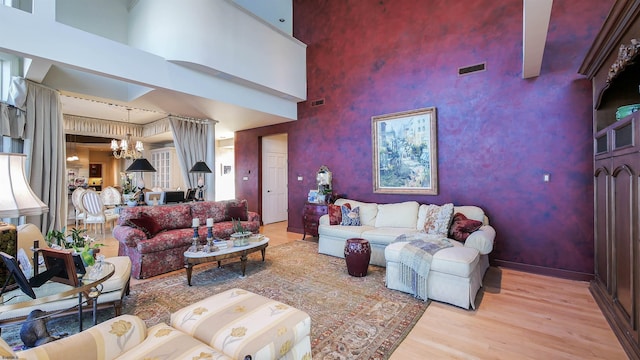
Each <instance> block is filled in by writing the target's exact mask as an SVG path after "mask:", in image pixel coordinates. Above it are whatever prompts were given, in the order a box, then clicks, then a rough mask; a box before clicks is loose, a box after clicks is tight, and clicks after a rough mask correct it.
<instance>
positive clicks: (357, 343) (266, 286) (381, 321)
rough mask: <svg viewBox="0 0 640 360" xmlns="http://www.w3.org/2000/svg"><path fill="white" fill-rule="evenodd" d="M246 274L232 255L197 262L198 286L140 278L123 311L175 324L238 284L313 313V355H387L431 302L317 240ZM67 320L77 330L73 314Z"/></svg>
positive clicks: (255, 263) (281, 249)
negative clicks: (351, 270) (179, 313)
mask: <svg viewBox="0 0 640 360" xmlns="http://www.w3.org/2000/svg"><path fill="white" fill-rule="evenodd" d="M240 274H241V269H240V263H239V261H237V260H235V261H234V260H230V261H228V262H223V266H222V267H221V268H218V267H217V264H215V263H212V264H204V265H198V266H195V267H194V269H193V277H192V280H191V284H192V285H193V286H188V285H187V280H186V274H185V273H184V272H183V271H179V272H175V273H172V274H170V275H168V276H163V277H159V278H157V279H154V280H152V281H148V282H144V283H141V284H137V285H135V286H133V287H132V288H131V293H130V295H129V296H128V297H127V298H126V299H125V302H124V308H123V313H126V314H135V315H138V316H140V317H141V318H142V319H144V320H145V322H146V324H147V325H148V326H151V325H155V324H157V323H159V322H165V323H169V319H170V314H171V313H172V312H173V311H175V310H178V309H180V308H182V307H184V306H186V305H188V304H191V303H193V302H195V301H198V300H201V299H203V298H206V297H208V296H210V295H213V294H217V293H219V292H221V291H224V290H227V289H231V288H235V287H238V288H242V289H245V290H249V291H252V292H255V293H257V294H261V295H263V296H266V297H269V298H272V299H275V300H278V301H281V302H283V303H286V304H289V305H291V306H293V307H296V308H298V309H300V310H303V311H305V312H307V313H308V314H309V315H310V316H311V347H312V356H313V358H314V359H387V358H388V357H389V356H390V355H391V353H392V352H393V350H394V349H395V348H396V347H397V346H398V345H399V344H400V342H401V341H402V340H403V339H404V338H405V337H406V335H407V334H408V333H409V331H410V330H411V328H412V327H413V326H414V325H415V323H416V322H417V321H418V319H419V318H420V317H421V316H422V314H423V313H424V311H425V310H426V308H427V306H428V302H423V301H420V300H417V299H415V298H413V297H411V296H410V295H408V294H405V293H401V292H398V291H394V290H389V289H387V288H386V287H385V285H384V277H385V269H384V268H381V267H377V266H370V267H369V271H368V275H367V276H365V277H352V276H349V275H348V273H347V270H346V265H345V261H344V259H340V258H335V257H331V256H326V255H321V254H318V246H317V243H313V242H309V241H295V242H291V243H287V244H283V245H279V246H274V247H268V248H267V251H266V260H265V261H264V262H262V261H261V257H260V254H259V253H254V254H251V255H250V256H249V261H248V263H247V269H246V276H245V277H244V278H243V277H241V276H240ZM109 315H110V316H113V312H112V311H107V310H105V311H101V313H100V316H99V318H103V317H105V316H109ZM87 317H90V316H87ZM60 321H61V320H58V319H54V320H51V321H50V325H49V327H50V328H52V329H53V330H52V331H64V329H63V327H64V326H62V327H60V325H59V323H60ZM66 323H67V327H68V325H70V324H73V325H74V326H75V327H76V328H77V321H75V319H73V318H72V319H71V321H69V320H67V321H66ZM67 331H70V332H72V333H73V332H76V331H77V329H74V328H71V329H68V330H67ZM3 338H5V339H6V337H5V334H4V333H3Z"/></svg>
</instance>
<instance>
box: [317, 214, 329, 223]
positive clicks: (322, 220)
mask: <svg viewBox="0 0 640 360" xmlns="http://www.w3.org/2000/svg"><path fill="white" fill-rule="evenodd" d="M318 225H331V221H330V220H329V214H324V215H322V216H320V220H319V221H318Z"/></svg>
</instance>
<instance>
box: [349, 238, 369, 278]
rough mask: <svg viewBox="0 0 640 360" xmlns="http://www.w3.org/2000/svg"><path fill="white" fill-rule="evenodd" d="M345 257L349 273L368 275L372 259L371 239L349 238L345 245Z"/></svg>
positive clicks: (360, 275) (359, 275)
mask: <svg viewBox="0 0 640 360" xmlns="http://www.w3.org/2000/svg"><path fill="white" fill-rule="evenodd" d="M344 259H345V260H346V262H347V271H348V272H349V275H351V276H357V277H362V276H366V275H367V269H368V268H369V260H371V246H370V245H369V241H367V240H365V239H360V238H351V239H347V241H346V242H345V245H344Z"/></svg>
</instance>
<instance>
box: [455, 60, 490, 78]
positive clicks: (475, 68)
mask: <svg viewBox="0 0 640 360" xmlns="http://www.w3.org/2000/svg"><path fill="white" fill-rule="evenodd" d="M485 70H487V63H486V62H483V63H480V64H476V65H471V66H465V67H461V68H458V76H465V75H471V74H473V73H477V72H480V71H485Z"/></svg>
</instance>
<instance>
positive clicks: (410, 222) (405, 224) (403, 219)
mask: <svg viewBox="0 0 640 360" xmlns="http://www.w3.org/2000/svg"><path fill="white" fill-rule="evenodd" d="M419 207H420V204H418V203H417V202H416V201H406V202H402V203H395V204H379V205H378V214H377V215H376V224H375V226H376V227H378V228H379V227H395V228H410V229H415V227H416V224H417V222H418V208H419Z"/></svg>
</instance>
